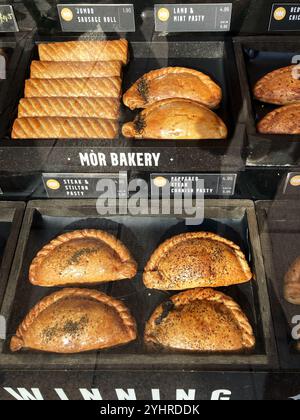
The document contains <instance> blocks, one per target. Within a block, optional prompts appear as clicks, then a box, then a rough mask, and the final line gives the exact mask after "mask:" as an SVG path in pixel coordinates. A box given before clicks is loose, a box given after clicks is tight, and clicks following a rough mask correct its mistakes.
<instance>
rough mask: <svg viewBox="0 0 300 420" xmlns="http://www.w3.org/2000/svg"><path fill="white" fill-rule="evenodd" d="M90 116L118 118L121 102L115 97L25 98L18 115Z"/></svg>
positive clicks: (21, 116)
mask: <svg viewBox="0 0 300 420" xmlns="http://www.w3.org/2000/svg"><path fill="white" fill-rule="evenodd" d="M58 116H59V117H89V118H103V119H109V120H118V119H119V117H120V102H119V100H118V99H114V98H54V97H53V98H25V99H21V100H20V103H19V112H18V117H19V118H24V117H58Z"/></svg>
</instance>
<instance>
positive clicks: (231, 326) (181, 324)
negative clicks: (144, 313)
mask: <svg viewBox="0 0 300 420" xmlns="http://www.w3.org/2000/svg"><path fill="white" fill-rule="evenodd" d="M145 342H146V344H148V345H150V346H159V347H165V348H168V349H173V350H186V351H199V352H238V351H243V350H250V349H253V348H254V346H255V337H254V334H253V329H252V327H251V325H250V323H249V321H248V319H247V317H246V315H245V314H244V313H243V311H242V310H241V308H240V307H239V305H238V304H237V303H236V302H234V301H233V300H232V299H231V298H230V297H228V296H226V295H224V294H223V293H220V292H217V291H215V290H212V289H194V290H189V291H187V292H183V293H180V294H178V295H176V296H173V297H171V298H170V300H169V305H167V304H162V305H160V306H159V307H158V308H157V309H156V310H155V312H154V313H153V315H152V316H151V318H150V320H149V321H148V323H147V325H146V330H145Z"/></svg>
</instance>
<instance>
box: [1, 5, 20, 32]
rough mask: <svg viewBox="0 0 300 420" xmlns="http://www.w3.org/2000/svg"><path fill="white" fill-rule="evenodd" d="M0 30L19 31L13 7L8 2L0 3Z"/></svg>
mask: <svg viewBox="0 0 300 420" xmlns="http://www.w3.org/2000/svg"><path fill="white" fill-rule="evenodd" d="M0 32H19V27H18V23H17V20H16V17H15V13H14V9H13V7H12V6H11V5H9V4H2V5H0Z"/></svg>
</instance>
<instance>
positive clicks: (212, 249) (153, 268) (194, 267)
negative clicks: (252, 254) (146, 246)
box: [144, 232, 252, 290]
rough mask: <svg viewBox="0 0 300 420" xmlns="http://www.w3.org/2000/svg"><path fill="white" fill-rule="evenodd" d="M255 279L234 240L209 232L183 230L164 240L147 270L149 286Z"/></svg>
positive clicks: (220, 284) (219, 283) (174, 287)
mask: <svg viewBox="0 0 300 420" xmlns="http://www.w3.org/2000/svg"><path fill="white" fill-rule="evenodd" d="M251 279H252V273H251V270H250V267H249V265H248V262H247V260H246V258H245V256H244V254H243V253H242V251H241V249H240V248H239V247H238V246H237V245H235V244H234V243H233V242H231V241H228V240H227V239H224V238H222V237H220V236H218V235H215V234H213V233H208V232H194V233H184V234H182V235H178V236H174V237H173V238H171V239H169V240H167V241H166V242H164V243H163V244H161V245H160V246H159V247H158V248H157V250H156V251H155V252H154V254H153V255H152V256H151V258H150V260H149V262H148V264H147V265H146V268H145V272H144V284H145V286H146V287H148V288H149V289H159V290H185V289H192V288H194V287H223V286H231V285H233V284H241V283H246V282H248V281H250V280H251Z"/></svg>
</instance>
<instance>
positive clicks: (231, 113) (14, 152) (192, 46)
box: [0, 35, 245, 172]
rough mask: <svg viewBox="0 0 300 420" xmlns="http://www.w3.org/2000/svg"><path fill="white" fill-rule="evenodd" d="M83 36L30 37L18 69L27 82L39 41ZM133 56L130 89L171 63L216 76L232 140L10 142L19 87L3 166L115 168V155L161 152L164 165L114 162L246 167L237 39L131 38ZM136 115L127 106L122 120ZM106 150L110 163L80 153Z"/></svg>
mask: <svg viewBox="0 0 300 420" xmlns="http://www.w3.org/2000/svg"><path fill="white" fill-rule="evenodd" d="M77 38H78V37H72V36H65V35H64V36H51V37H49V36H48V37H40V36H39V37H36V40H35V41H34V40H31V42H30V41H29V44H30V45H29V46H28V47H27V49H28V51H25V56H24V60H23V64H22V66H20V68H19V70H18V73H19V78H20V79H21V82H22V84H24V81H25V79H26V78H28V77H29V67H30V63H31V61H32V59H37V58H38V51H37V46H36V44H37V43H38V42H53V41H67V40H72V39H73V40H74V39H77ZM130 51H131V60H130V63H129V65H128V66H127V67H126V68H125V72H124V86H123V88H124V90H126V89H127V88H128V87H129V86H130V85H131V84H132V83H134V82H135V81H136V80H137V79H138V78H139V77H140V76H142V75H143V74H145V73H146V72H148V71H150V70H153V69H157V68H160V67H165V66H175V65H176V66H187V67H192V68H195V69H198V70H202V71H204V72H206V73H208V74H209V75H211V76H212V77H213V79H215V80H216V81H217V82H218V83H219V84H220V85H221V86H222V88H223V92H224V99H223V102H222V105H221V107H220V109H219V110H217V112H218V114H219V115H220V116H221V117H222V118H224V120H225V122H226V124H227V125H228V128H229V139H228V140H213V141H211V140H205V141H193V142H191V141H178V142H174V141H159V142H158V141H150V140H146V141H134V140H128V139H125V138H123V137H122V136H121V135H120V136H119V138H118V139H117V140H114V141H111V140H79V139H77V140H76V139H74V140H71V139H70V140H55V139H53V141H52V140H51V141H49V140H18V141H17V140H14V141H12V140H10V131H11V127H12V124H13V121H14V119H15V118H16V116H17V106H18V102H19V99H20V97H22V95H23V92H21V93H20V92H19V94H18V92H16V90H14V89H13V91H12V96H13V97H14V99H15V102H14V108H13V110H11V111H10V112H9V114H7V119H8V125H9V127H10V128H9V129H8V131H7V133H6V136H5V138H4V139H3V140H2V141H1V142H0V165H1V168H2V170H3V171H6V172H15V171H17V169H18V168H20V165H22V170H23V171H24V172H28V171H29V172H32V171H40V172H42V171H44V172H80V171H81V172H85V171H86V172H99V171H101V172H111V171H112V165H111V159H110V153H117V154H119V153H125V154H126V155H127V156H128V154H129V153H141V154H143V155H144V153H160V161H159V166H158V167H157V166H155V164H154V163H153V165H152V166H151V165H150V166H143V167H139V168H137V167H136V166H134V167H132V166H130V164H128V165H126V164H125V165H123V164H120V165H119V166H118V165H116V166H113V170H114V171H116V172H117V171H119V170H130V169H140V170H144V171H153V170H157V169H159V170H162V171H170V172H172V171H193V170H194V171H205V172H214V171H217V172H223V171H226V170H227V171H228V170H231V171H233V170H235V171H238V170H240V169H242V168H244V161H243V146H244V142H245V130H244V126H243V124H241V121H240V111H241V109H242V95H241V91H240V89H239V86H238V84H237V83H236V80H237V78H238V72H237V68H236V64H235V59H234V51H233V45H232V39H231V38H230V37H229V38H225V39H224V38H220V37H215V38H201V40H198V41H189V42H185V41H184V37H182V41H180V42H177V41H176V42H172V41H169V40H168V39H167V38H164V37H162V38H161V40H160V41H155V42H130ZM133 117H134V113H131V112H130V111H128V110H126V109H125V107H124V108H123V116H122V121H125V120H126V121H128V120H131V119H132V118H133ZM91 152H95V153H96V154H97V153H98V152H100V153H105V155H106V156H107V162H108V164H107V166H100V165H96V166H92V165H91V166H85V165H83V164H82V162H81V160H80V156H79V154H80V153H87V154H90V153H91Z"/></svg>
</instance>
